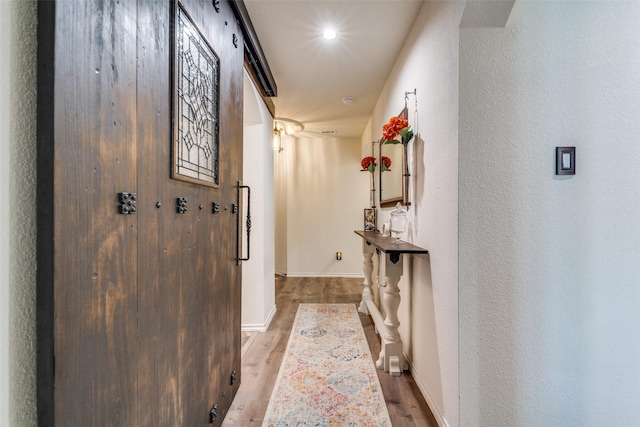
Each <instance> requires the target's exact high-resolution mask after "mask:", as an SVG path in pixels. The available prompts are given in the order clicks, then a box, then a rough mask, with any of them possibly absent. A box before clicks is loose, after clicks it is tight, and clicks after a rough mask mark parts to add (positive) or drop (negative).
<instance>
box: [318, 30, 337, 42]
mask: <svg viewBox="0 0 640 427" xmlns="http://www.w3.org/2000/svg"><path fill="white" fill-rule="evenodd" d="M322 37H324V38H325V40H334V39H335V38H336V37H338V33H336V30H333V29H331V28H327V29H326V30H324V32H323V33H322Z"/></svg>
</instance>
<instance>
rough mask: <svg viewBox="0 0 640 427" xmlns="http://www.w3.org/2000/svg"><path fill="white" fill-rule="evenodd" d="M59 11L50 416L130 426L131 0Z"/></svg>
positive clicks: (58, 420)
mask: <svg viewBox="0 0 640 427" xmlns="http://www.w3.org/2000/svg"><path fill="white" fill-rule="evenodd" d="M55 12H56V13H55V15H54V19H55V23H54V25H55V61H54V73H55V74H54V105H53V108H54V110H53V115H54V117H53V135H54V140H55V141H54V143H55V149H54V156H53V164H54V175H53V180H54V182H53V189H54V207H53V209H54V224H55V225H54V253H53V260H54V265H55V269H54V278H53V281H54V282H53V284H54V295H53V297H54V298H53V304H54V306H55V313H54V318H53V321H54V334H55V340H54V346H55V354H54V357H55V361H56V363H55V398H54V400H55V415H54V417H55V424H59V425H133V424H135V422H136V420H137V419H138V417H137V414H136V409H135V406H134V405H133V404H132V402H134V401H135V397H136V384H135V377H136V376H135V370H134V367H135V363H134V362H135V360H136V345H135V342H136V293H137V290H136V273H135V268H136V266H135V259H134V258H132V257H131V256H127V255H129V254H132V253H135V251H136V244H137V217H136V216H135V215H120V214H119V213H118V193H119V192H135V188H136V169H135V166H136V165H135V159H136V140H135V132H134V130H135V121H136V104H135V67H136V64H135V46H136V26H135V16H136V5H135V3H131V2H119V1H116V0H111V1H102V2H95V1H90V2H57V4H56V10H55ZM132 17H133V18H134V19H131V18H132ZM123 255H124V256H123ZM79 397H80V398H79ZM45 422H46V421H45Z"/></svg>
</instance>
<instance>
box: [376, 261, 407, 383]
mask: <svg viewBox="0 0 640 427" xmlns="http://www.w3.org/2000/svg"><path fill="white" fill-rule="evenodd" d="M384 259H385V287H384V293H383V294H382V297H381V299H382V306H383V307H384V311H385V319H384V330H382V331H380V332H381V337H382V344H383V345H382V351H381V352H380V358H379V359H378V363H377V364H379V363H380V362H383V363H382V364H383V367H384V370H385V372H389V373H391V375H400V374H401V373H402V369H403V368H404V365H405V363H404V353H403V345H402V338H401V337H400V333H399V332H398V327H399V326H400V321H399V320H398V307H399V306H400V288H399V287H398V282H399V281H400V277H401V276H402V255H398V254H395V257H394V256H393V254H391V255H390V254H388V253H387V254H385V256H384ZM394 261H395V262H394ZM378 367H379V368H381V366H378Z"/></svg>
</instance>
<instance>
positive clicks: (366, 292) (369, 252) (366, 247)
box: [358, 239, 376, 314]
mask: <svg viewBox="0 0 640 427" xmlns="http://www.w3.org/2000/svg"><path fill="white" fill-rule="evenodd" d="M375 251H376V248H375V247H374V246H373V245H372V244H370V243H367V241H366V240H364V239H363V240H362V256H363V257H364V261H363V262H362V270H363V271H364V282H363V285H364V288H363V289H362V301H360V307H358V311H359V312H360V313H363V314H369V309H368V308H367V304H366V300H367V299H373V292H372V291H371V284H372V283H373V281H372V279H371V274H372V273H373V254H374V253H375Z"/></svg>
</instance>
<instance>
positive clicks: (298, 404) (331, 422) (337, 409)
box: [262, 304, 391, 427]
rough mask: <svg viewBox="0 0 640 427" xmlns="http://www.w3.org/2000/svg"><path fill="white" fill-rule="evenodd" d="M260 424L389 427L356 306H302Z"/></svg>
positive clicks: (389, 423)
mask: <svg viewBox="0 0 640 427" xmlns="http://www.w3.org/2000/svg"><path fill="white" fill-rule="evenodd" d="M262 425H263V427H264V426H274V427H287V426H291V427H293V426H372V427H373V426H377V427H389V426H391V421H390V419H389V413H388V412H387V407H386V405H385V402H384V396H383V395H382V390H381V388H380V382H379V381H378V376H377V374H376V368H375V366H374V364H373V359H372V358H371V353H370V351H369V346H368V345H367V339H366V337H365V335H364V331H363V329H362V324H361V323H360V318H359V316H358V312H357V311H356V307H355V305H353V304H300V306H299V307H298V312H297V314H296V318H295V321H294V323H293V328H292V330H291V336H290V337H289V343H288V344H287V350H286V352H285V355H284V358H283V360H282V365H281V366H280V372H279V373H278V378H277V380H276V384H275V386H274V388H273V392H272V393H271V399H270V400H269V407H268V408H267V413H266V415H265V418H264V422H263V424H262Z"/></svg>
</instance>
